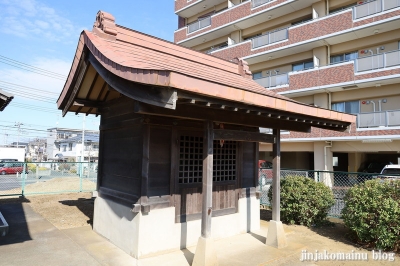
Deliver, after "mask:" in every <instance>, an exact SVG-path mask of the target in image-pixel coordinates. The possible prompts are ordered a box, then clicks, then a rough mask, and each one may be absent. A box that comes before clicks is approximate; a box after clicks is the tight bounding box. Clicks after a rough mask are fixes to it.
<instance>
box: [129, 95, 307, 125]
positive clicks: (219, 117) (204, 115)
mask: <svg viewBox="0 0 400 266" xmlns="http://www.w3.org/2000/svg"><path fill="white" fill-rule="evenodd" d="M135 112H136V113H139V114H148V115H159V116H167V117H175V118H182V119H194V120H202V121H204V120H214V121H215V122H221V123H226V124H234V125H243V126H253V127H265V128H280V129H282V130H293V131H299V132H310V131H311V125H309V124H304V123H300V122H294V121H286V120H277V119H274V118H271V117H267V116H262V115H259V116H258V115H254V114H251V113H250V114H247V113H241V112H233V111H227V110H226V109H214V108H210V107H207V108H205V107H204V106H203V107H201V106H198V105H189V106H188V105H184V104H183V105H179V106H178V107H177V109H176V110H170V109H165V108H160V107H157V106H153V105H149V104H145V103H140V102H135Z"/></svg>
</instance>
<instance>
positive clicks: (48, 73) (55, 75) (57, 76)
mask: <svg viewBox="0 0 400 266" xmlns="http://www.w3.org/2000/svg"><path fill="white" fill-rule="evenodd" d="M0 63H3V64H6V65H10V66H13V67H16V68H19V69H23V70H25V71H30V72H33V73H36V74H39V75H43V76H46V77H50V78H54V79H58V80H66V78H67V76H65V75H62V74H59V73H56V72H52V71H49V70H46V69H43V68H39V67H35V66H32V65H28V64H25V63H22V62H19V61H17V60H13V59H11V58H8V57H5V56H2V55H0Z"/></svg>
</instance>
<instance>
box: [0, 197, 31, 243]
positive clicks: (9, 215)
mask: <svg viewBox="0 0 400 266" xmlns="http://www.w3.org/2000/svg"><path fill="white" fill-rule="evenodd" d="M28 202H30V201H29V200H28V199H26V198H25V197H19V198H2V199H0V212H1V213H2V215H3V217H4V219H5V220H6V222H7V224H8V226H9V231H8V234H7V235H5V236H3V237H0V246H2V245H10V244H16V243H22V242H25V241H30V240H32V237H31V235H30V233H29V228H28V222H27V216H29V214H27V213H25V210H24V207H23V203H28Z"/></svg>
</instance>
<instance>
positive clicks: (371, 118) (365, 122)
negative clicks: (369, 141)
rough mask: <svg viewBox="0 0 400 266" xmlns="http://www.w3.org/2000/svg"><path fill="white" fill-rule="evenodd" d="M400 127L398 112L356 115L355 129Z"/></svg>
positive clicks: (399, 112)
mask: <svg viewBox="0 0 400 266" xmlns="http://www.w3.org/2000/svg"><path fill="white" fill-rule="evenodd" d="M392 126H400V110H393V111H382V112H372V113H360V114H357V127H359V128H368V127H392Z"/></svg>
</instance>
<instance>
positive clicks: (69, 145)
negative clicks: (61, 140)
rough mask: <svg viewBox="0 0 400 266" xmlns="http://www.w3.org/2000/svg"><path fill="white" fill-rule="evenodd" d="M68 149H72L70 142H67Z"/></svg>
mask: <svg viewBox="0 0 400 266" xmlns="http://www.w3.org/2000/svg"><path fill="white" fill-rule="evenodd" d="M68 150H69V151H72V143H68Z"/></svg>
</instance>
